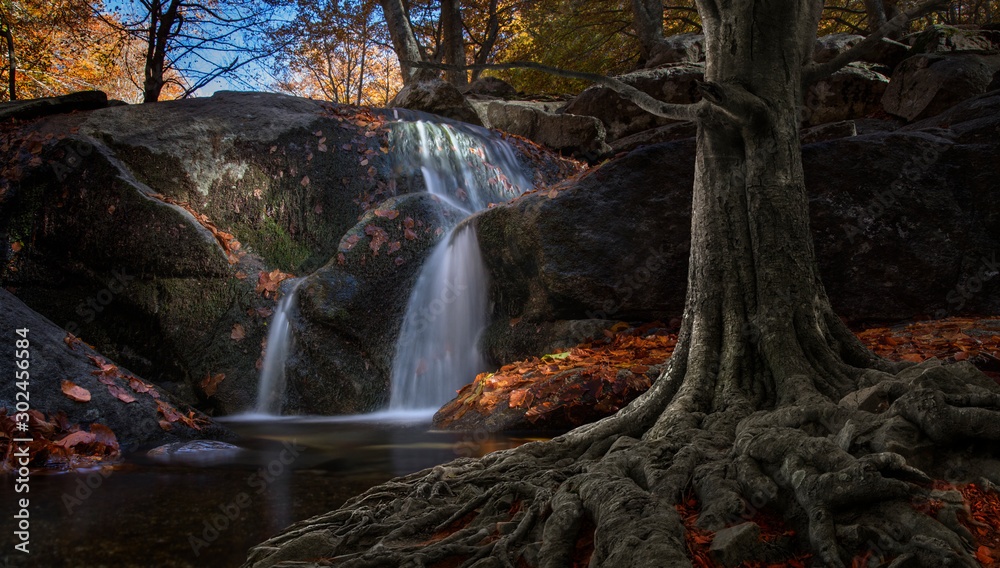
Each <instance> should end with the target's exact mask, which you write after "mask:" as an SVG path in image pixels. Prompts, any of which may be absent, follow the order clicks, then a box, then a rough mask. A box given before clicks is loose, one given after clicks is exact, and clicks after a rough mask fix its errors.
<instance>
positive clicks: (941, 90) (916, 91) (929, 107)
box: [882, 54, 1000, 121]
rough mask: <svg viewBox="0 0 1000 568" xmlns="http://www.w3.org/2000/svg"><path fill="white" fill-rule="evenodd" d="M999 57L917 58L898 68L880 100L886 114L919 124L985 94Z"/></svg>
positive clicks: (941, 55) (997, 68)
mask: <svg viewBox="0 0 1000 568" xmlns="http://www.w3.org/2000/svg"><path fill="white" fill-rule="evenodd" d="M998 70H1000V55H991V56H982V55H973V54H955V55H949V54H934V55H916V56H913V57H911V58H909V59H907V60H906V61H904V62H902V63H900V64H899V66H898V67H897V68H896V70H895V71H894V72H893V74H892V80H891V81H890V83H889V88H888V89H886V91H885V95H884V96H883V97H882V104H883V106H884V107H885V110H886V112H888V113H889V114H892V115H895V116H899V117H901V118H904V119H906V120H907V121H915V120H922V119H924V118H927V117H930V116H934V115H936V114H940V113H942V112H944V111H945V110H947V109H948V108H950V107H952V106H954V105H956V104H958V103H960V102H962V101H964V100H966V99H969V98H972V97H975V96H978V95H981V94H984V93H986V92H987V88H988V87H989V86H990V84H991V82H992V81H993V76H994V75H995V74H996V73H997V71H998Z"/></svg>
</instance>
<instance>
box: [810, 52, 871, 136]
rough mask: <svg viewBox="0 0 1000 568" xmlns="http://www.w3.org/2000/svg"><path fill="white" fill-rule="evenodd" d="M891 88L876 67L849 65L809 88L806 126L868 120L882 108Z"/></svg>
mask: <svg viewBox="0 0 1000 568" xmlns="http://www.w3.org/2000/svg"><path fill="white" fill-rule="evenodd" d="M888 84H889V80H888V79H887V78H886V77H885V76H884V75H882V74H881V73H879V72H878V71H877V70H875V69H874V66H866V65H863V64H857V63H855V64H851V65H848V66H846V67H844V68H843V69H841V70H839V71H837V72H836V73H834V74H832V75H830V76H829V77H826V78H824V79H821V80H819V81H816V82H815V83H813V84H811V85H809V87H808V88H806V92H805V95H804V96H803V101H802V106H803V116H802V126H804V127H809V126H816V125H819V124H825V123H827V122H837V121H842V120H850V119H854V118H863V117H865V116H868V115H870V114H872V113H873V112H875V111H877V110H879V109H880V108H881V101H882V96H883V94H884V93H885V91H886V88H887V86H888Z"/></svg>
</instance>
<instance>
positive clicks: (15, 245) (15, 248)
mask: <svg viewBox="0 0 1000 568" xmlns="http://www.w3.org/2000/svg"><path fill="white" fill-rule="evenodd" d="M23 246H24V245H22V244H21V243H18V242H14V243H11V244H10V250H11V251H12V252H19V251H20V250H21V249H22V248H23Z"/></svg>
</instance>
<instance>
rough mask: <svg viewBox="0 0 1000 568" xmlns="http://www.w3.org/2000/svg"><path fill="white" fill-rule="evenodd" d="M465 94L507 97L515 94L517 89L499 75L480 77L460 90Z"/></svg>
mask: <svg viewBox="0 0 1000 568" xmlns="http://www.w3.org/2000/svg"><path fill="white" fill-rule="evenodd" d="M462 92H463V93H464V94H465V95H478V96H486V97H498V98H501V99H509V98H512V97H516V96H517V89H515V88H514V85H511V84H510V83H508V82H507V81H504V80H503V79H501V78H499V77H480V78H478V79H476V80H475V81H473V82H472V83H469V85H468V86H467V87H466V88H465V89H463V90H462Z"/></svg>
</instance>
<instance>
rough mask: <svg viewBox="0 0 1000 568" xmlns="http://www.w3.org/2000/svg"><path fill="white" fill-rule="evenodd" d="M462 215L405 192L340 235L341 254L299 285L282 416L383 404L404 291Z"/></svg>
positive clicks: (367, 408) (372, 407)
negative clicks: (285, 408)
mask: <svg viewBox="0 0 1000 568" xmlns="http://www.w3.org/2000/svg"><path fill="white" fill-rule="evenodd" d="M462 216H463V214H462V213H461V211H460V210H458V209H455V208H454V207H452V206H450V205H448V204H447V203H445V202H443V201H442V200H441V199H440V198H438V197H436V196H435V195H432V194H429V193H415V194H407V195H403V196H400V197H395V198H390V199H388V200H386V201H384V202H382V203H381V204H379V205H378V207H377V208H375V209H373V210H372V211H369V212H368V213H367V214H366V215H365V216H363V217H362V218H361V220H360V221H358V224H357V225H355V226H354V228H352V229H351V230H349V231H348V232H347V234H346V235H344V237H343V238H342V239H341V241H340V251H341V252H340V253H338V254H337V256H336V257H335V258H333V259H331V261H330V262H329V263H328V264H327V265H326V266H324V267H322V268H321V269H319V270H317V271H316V272H315V273H313V274H312V275H310V276H309V277H308V278H307V279H306V280H305V281H304V282H303V283H302V285H301V291H300V292H299V306H300V309H301V314H300V316H299V317H296V318H294V319H293V320H292V323H291V326H292V332H293V334H294V337H295V343H296V346H297V347H296V349H295V350H294V351H293V352H292V354H291V356H290V358H289V361H288V366H287V371H286V374H287V381H288V389H287V392H286V404H287V405H288V407H289V409H290V411H289V412H286V413H289V414H290V413H310V414H355V413H361V412H367V411H371V410H375V409H376V408H378V407H379V406H381V405H382V404H383V403H385V402H387V400H388V399H387V397H388V394H389V377H390V374H391V369H392V356H393V350H394V347H395V343H396V338H397V336H398V334H399V324H400V322H401V321H402V319H403V315H404V314H405V312H406V305H407V299H408V298H409V294H410V290H412V288H413V284H414V282H415V280H416V278H417V276H418V275H419V273H420V268H421V266H422V265H423V262H424V260H425V259H426V258H427V255H428V254H429V253H430V251H431V249H432V248H433V246H434V245H435V244H437V243H438V242H440V241H441V239H443V238H444V237H445V235H446V233H447V229H448V228H449V227H450V226H453V225H454V224H455V223H456V222H458V221H459V220H460V219H461V217H462Z"/></svg>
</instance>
